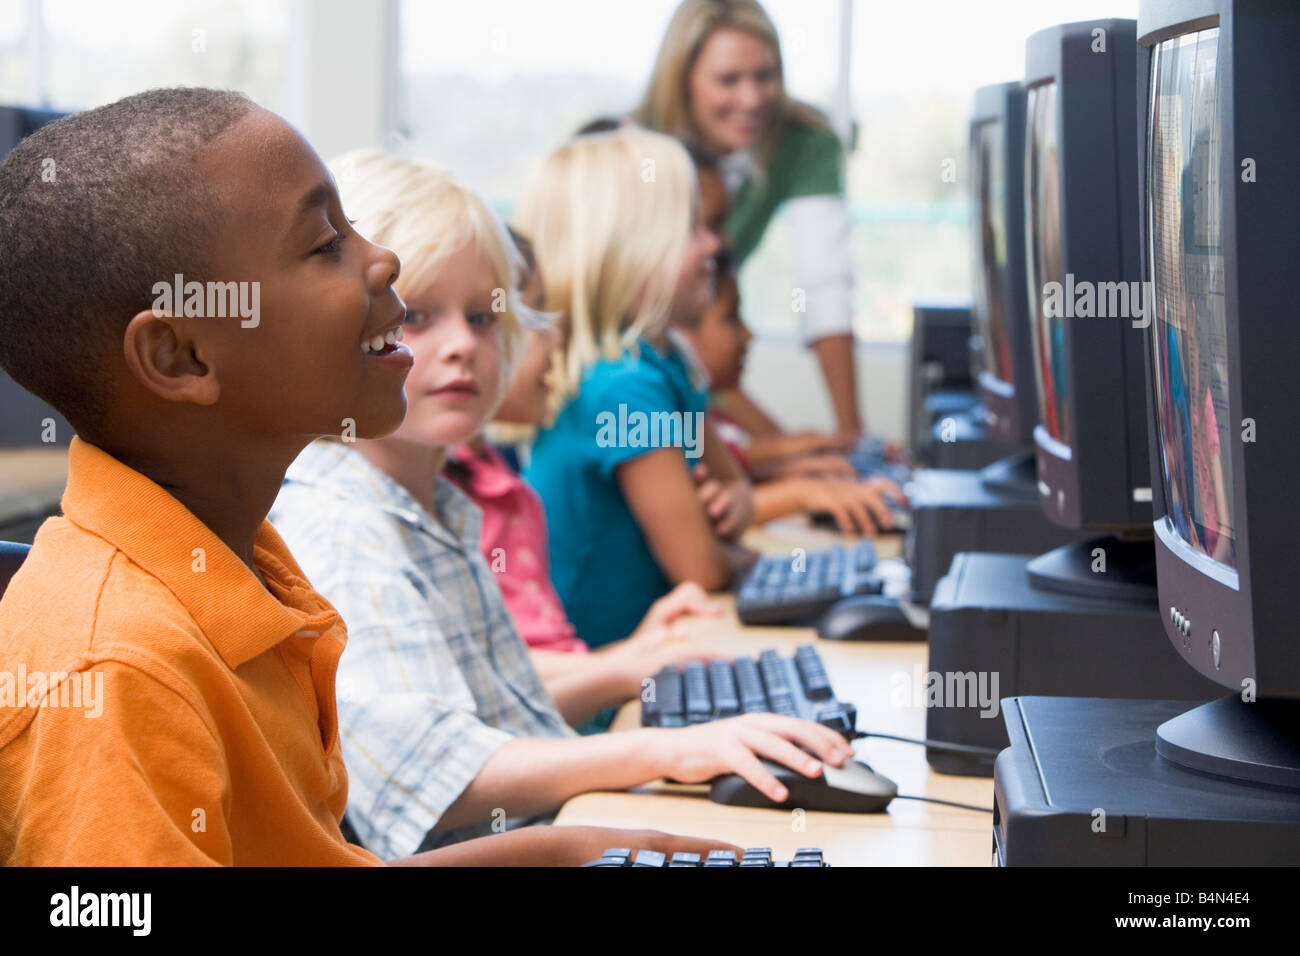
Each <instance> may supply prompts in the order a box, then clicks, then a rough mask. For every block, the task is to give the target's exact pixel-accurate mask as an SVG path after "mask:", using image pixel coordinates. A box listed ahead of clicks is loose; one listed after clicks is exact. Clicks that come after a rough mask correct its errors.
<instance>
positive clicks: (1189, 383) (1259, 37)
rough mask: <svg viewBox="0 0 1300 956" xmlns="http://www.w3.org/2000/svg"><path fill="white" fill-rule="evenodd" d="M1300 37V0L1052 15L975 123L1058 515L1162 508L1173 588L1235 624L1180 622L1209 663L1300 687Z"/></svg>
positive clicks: (1121, 519)
mask: <svg viewBox="0 0 1300 956" xmlns="http://www.w3.org/2000/svg"><path fill="white" fill-rule="evenodd" d="M1298 59H1300V5H1297V4H1295V3H1294V2H1289V0H1178V2H1175V0H1142V3H1141V6H1140V12H1139V19H1138V20H1137V21H1133V20H1099V21H1092V22H1087V23H1077V24H1066V25H1062V26H1058V27H1054V28H1051V29H1048V30H1045V31H1042V32H1040V33H1037V34H1034V35H1033V36H1032V37H1030V38H1029V41H1028V43H1027V46H1026V63H1025V68H1026V69H1025V78H1024V80H1023V81H1022V82H1020V83H1012V84H1004V85H1001V86H997V87H989V88H985V89H983V90H981V91H980V92H979V94H978V95H977V98H976V110H975V116H974V118H973V120H972V127H971V152H972V185H973V190H974V200H975V203H974V208H975V210H976V213H975V217H974V227H975V228H974V233H975V235H974V239H975V243H974V245H975V249H976V256H977V262H976V270H975V271H976V297H975V317H976V322H977V328H978V330H979V332H980V335H981V338H982V340H983V343H984V351H983V355H982V368H980V369H979V370H978V377H979V382H980V385H981V391H982V393H983V397H984V399H985V404H986V405H987V406H988V408H989V413H990V420H991V424H992V426H993V430H994V432H995V434H997V435H998V436H999V437H1001V438H1002V439H1003V440H1004V441H1007V442H1008V443H1009V444H1019V445H1026V444H1030V443H1031V442H1032V444H1033V446H1034V450H1035V455H1036V463H1037V471H1038V480H1039V488H1040V492H1041V493H1042V495H1043V506H1044V510H1045V512H1046V513H1047V514H1048V516H1049V517H1051V518H1052V519H1053V520H1057V521H1059V522H1061V523H1063V524H1066V525H1070V526H1073V527H1081V528H1084V527H1087V528H1097V529H1099V530H1119V531H1128V532H1131V531H1134V530H1139V529H1141V530H1146V531H1147V532H1148V533H1150V531H1151V529H1153V528H1154V534H1155V538H1156V551H1157V566H1158V571H1159V575H1160V593H1161V601H1162V604H1165V603H1167V604H1169V606H1170V608H1171V609H1173V610H1176V611H1177V612H1178V615H1180V616H1182V617H1186V618H1192V619H1193V620H1197V621H1199V622H1203V623H1204V624H1205V625H1206V628H1205V631H1204V633H1203V634H1202V635H1200V636H1208V635H1209V634H1211V633H1212V634H1213V637H1214V639H1213V640H1209V639H1207V640H1204V641H1192V640H1188V638H1187V637H1186V636H1185V635H1182V634H1181V633H1179V634H1177V635H1175V633H1174V629H1173V628H1172V626H1171V627H1170V629H1169V631H1170V638H1171V640H1173V641H1174V643H1175V645H1176V646H1178V648H1179V650H1180V652H1181V653H1182V654H1183V656H1184V657H1185V658H1186V659H1187V660H1188V661H1189V662H1191V663H1192V664H1193V665H1194V666H1196V667H1197V669H1198V670H1200V671H1201V672H1202V673H1204V674H1206V675H1207V676H1208V677H1210V678H1211V679H1214V680H1217V681H1219V682H1220V683H1221V684H1224V685H1225V686H1229V687H1234V688H1239V687H1240V686H1241V682H1242V681H1243V680H1249V681H1251V682H1253V684H1255V685H1257V686H1258V687H1259V688H1261V689H1263V690H1264V692H1265V693H1272V694H1274V695H1280V696H1287V697H1300V655H1294V654H1292V653H1290V648H1289V642H1288V641H1285V640H1283V639H1282V638H1280V637H1278V636H1276V635H1274V634H1273V633H1272V632H1269V633H1268V634H1267V636H1265V635H1264V634H1263V633H1262V631H1261V629H1256V628H1255V626H1254V625H1255V622H1256V621H1267V620H1274V621H1280V620H1283V619H1284V618H1283V616H1282V615H1283V612H1284V611H1285V610H1286V609H1287V603H1286V601H1287V597H1288V590H1289V589H1288V588H1287V586H1286V584H1285V581H1286V579H1287V578H1288V577H1289V575H1288V573H1287V572H1289V571H1290V569H1291V567H1292V565H1293V563H1294V562H1295V560H1296V555H1297V551H1296V549H1297V547H1298V546H1300V519H1297V518H1296V517H1294V515H1295V509H1294V508H1293V506H1292V502H1291V500H1290V497H1291V496H1292V495H1294V491H1293V490H1292V489H1291V488H1290V487H1289V486H1290V485H1292V484H1294V483H1295V482H1296V480H1297V479H1300V473H1298V470H1300V469H1298V468H1297V466H1298V465H1300V454H1297V453H1296V452H1295V451H1293V450H1292V445H1293V442H1294V438H1293V437H1292V436H1293V435H1295V434H1296V431H1295V429H1294V427H1292V426H1294V425H1295V424H1297V419H1300V412H1297V403H1296V402H1295V400H1294V397H1293V395H1294V389H1293V388H1291V375H1292V374H1293V372H1292V370H1291V368H1290V367H1289V363H1288V361H1287V360H1285V359H1284V358H1283V355H1285V354H1287V353H1290V354H1296V353H1297V351H1300V349H1297V346H1300V335H1298V334H1297V332H1296V331H1295V328H1296V326H1295V324H1294V323H1291V322H1289V316H1290V314H1291V313H1293V312H1294V299H1293V297H1291V296H1290V295H1288V294H1287V292H1288V289H1287V278H1288V267H1289V266H1290V261H1289V260H1290V259H1291V258H1293V257H1292V256H1288V255H1287V253H1288V252H1290V251H1291V250H1293V249H1295V247H1296V241H1295V238H1294V237H1295V235H1296V231H1297V226H1296V223H1297V218H1298V217H1297V215H1296V213H1297V200H1296V196H1295V193H1294V190H1293V188H1292V186H1291V185H1290V183H1291V181H1292V180H1291V177H1292V176H1293V175H1294V172H1295V156H1296V155H1297V152H1296V149H1297V143H1296V140H1297V130H1298V129H1300V115H1297V103H1298V102H1300V95H1298V94H1297V84H1296V83H1295V82H1294V69H1295V66H1294V64H1295V63H1296V62H1297V60H1298ZM1031 389H1032V390H1031ZM1279 409H1282V410H1283V411H1281V412H1280V413H1279V411H1278V410H1279ZM1265 421H1267V427H1268V429H1269V435H1268V436H1267V438H1266V437H1265V436H1264V434H1263V432H1262V428H1263V427H1265V426H1264V422H1265ZM1148 422H1150V423H1151V424H1152V427H1151V428H1148ZM1256 429H1260V430H1261V431H1259V434H1258V435H1257V434H1256ZM1153 463H1154V467H1152V464H1153ZM1248 512H1250V513H1253V514H1254V515H1255V518H1256V521H1255V523H1254V524H1253V525H1250V524H1249V522H1248ZM1252 558H1253V559H1254V560H1253V561H1252ZM1272 614H1276V616H1275V617H1270V615H1272Z"/></svg>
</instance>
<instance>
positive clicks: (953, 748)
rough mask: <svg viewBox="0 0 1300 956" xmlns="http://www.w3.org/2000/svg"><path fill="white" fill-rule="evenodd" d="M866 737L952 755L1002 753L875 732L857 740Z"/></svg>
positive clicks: (986, 748) (973, 745)
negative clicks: (916, 745)
mask: <svg viewBox="0 0 1300 956" xmlns="http://www.w3.org/2000/svg"><path fill="white" fill-rule="evenodd" d="M864 737H879V738H880V739H882V740H897V741H900V742H901V743H905V744H918V745H920V746H922V747H929V748H930V749H931V750H938V751H940V752H942V753H950V754H969V755H971V756H974V757H996V756H997V755H998V754H1000V753H1001V752H1002V750H1001V749H1000V748H997V747H977V746H976V745H975V744H954V743H949V742H948V741H946V740H922V739H920V738H917V737H900V736H899V735H898V734H879V733H876V732H875V731H874V730H867V731H860V732H859V733H858V736H857V737H856V738H855V739H857V740H861V739H863V738H864Z"/></svg>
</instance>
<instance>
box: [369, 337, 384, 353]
mask: <svg viewBox="0 0 1300 956" xmlns="http://www.w3.org/2000/svg"><path fill="white" fill-rule="evenodd" d="M387 344H388V343H386V342H385V341H384V337H383V336H382V335H376V336H375V337H374V338H373V339H371V340H370V351H372V352H382V351H383V350H384V346H385V345H387Z"/></svg>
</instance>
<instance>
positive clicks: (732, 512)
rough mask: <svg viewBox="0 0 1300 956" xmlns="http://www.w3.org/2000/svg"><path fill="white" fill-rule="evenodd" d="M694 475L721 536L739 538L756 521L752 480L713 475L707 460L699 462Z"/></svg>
mask: <svg viewBox="0 0 1300 956" xmlns="http://www.w3.org/2000/svg"><path fill="white" fill-rule="evenodd" d="M691 474H692V476H693V477H694V478H695V488H696V493H697V494H698V495H699V497H700V504H702V505H703V506H704V511H705V513H706V514H707V515H708V516H709V521H711V522H712V523H713V530H714V531H715V532H716V533H717V535H718V537H720V538H723V539H726V540H732V539H734V538H736V537H738V536H739V535H740V533H741V532H742V531H744V530H745V529H746V528H748V527H749V525H750V523H751V522H753V520H754V502H753V497H752V495H751V494H750V489H749V482H747V481H745V480H744V479H743V478H738V479H735V480H732V481H719V480H717V479H715V478H713V477H711V476H710V475H709V468H708V466H707V465H705V464H704V463H703V462H700V463H699V464H698V465H696V466H695V468H694V469H693V470H692V472H691Z"/></svg>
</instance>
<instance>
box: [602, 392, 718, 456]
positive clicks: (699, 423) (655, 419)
mask: <svg viewBox="0 0 1300 956" xmlns="http://www.w3.org/2000/svg"><path fill="white" fill-rule="evenodd" d="M596 444H597V445H598V446H600V447H601V448H682V449H684V450H685V452H686V457H687V458H699V457H700V456H701V455H703V454H704V413H703V412H643V411H639V410H638V411H628V407H627V405H625V404H622V403H620V404H619V406H618V413H617V414H615V413H614V412H610V411H605V412H600V413H598V414H597V415H596Z"/></svg>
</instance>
